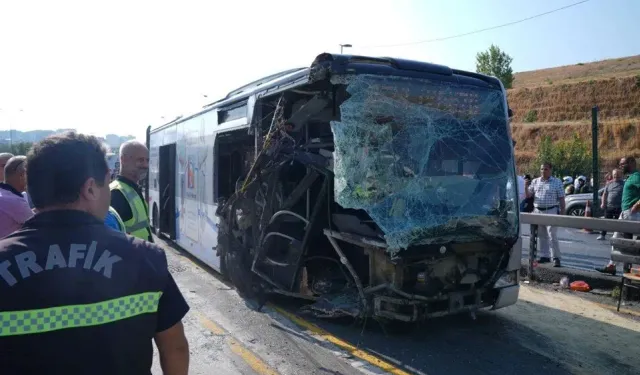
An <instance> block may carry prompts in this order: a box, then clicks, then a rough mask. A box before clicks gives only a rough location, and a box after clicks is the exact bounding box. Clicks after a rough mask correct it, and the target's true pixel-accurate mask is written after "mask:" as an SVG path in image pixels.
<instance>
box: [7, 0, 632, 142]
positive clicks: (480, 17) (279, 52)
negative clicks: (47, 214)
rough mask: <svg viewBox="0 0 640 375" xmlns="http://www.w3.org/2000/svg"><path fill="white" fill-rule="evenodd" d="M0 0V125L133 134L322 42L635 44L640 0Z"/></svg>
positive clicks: (536, 58)
mask: <svg viewBox="0 0 640 375" xmlns="http://www.w3.org/2000/svg"><path fill="white" fill-rule="evenodd" d="M578 1H580V0H536V1H527V0H414V1H412V0H388V1H387V0H384V1H383V0H369V1H365V0H361V1H355V0H322V1H304V0H298V1H288V0H270V1H260V0H255V1H250V0H245V1H241V0H234V1H222V0H221V1H213V0H209V1H190V0H180V1H163V0H155V1H147V0H135V1H131V0H128V1H121V0H110V1H97V0H96V1H86V0H84V1H69V0H56V1H50V0H44V1H42V0H41V1H30V0H21V1H12V0H0V130H9V129H17V130H34V129H60V128H75V129H77V130H78V131H80V132H84V133H90V134H95V135H99V136H104V135H105V134H108V133H113V134H118V135H133V136H135V137H137V138H139V139H140V140H143V139H144V134H145V130H146V127H147V126H148V125H152V126H157V125H160V124H162V123H164V122H167V121H169V120H171V119H173V118H175V117H176V116H178V115H181V114H189V113H193V112H196V111H197V110H198V109H200V108H201V107H202V106H203V105H205V104H207V103H209V102H212V101H215V100H217V99H220V98H221V97H223V96H224V95H226V94H227V92H229V91H231V90H233V89H235V88H237V87H239V86H242V85H244V84H246V83H248V82H250V81H252V80H255V79H258V78H261V77H263V76H266V75H269V74H272V73H275V72H278V71H282V70H285V69H289V68H293V67H302V66H308V65H309V64H310V63H311V62H312V61H313V59H314V58H315V56H317V55H318V54H320V53H322V52H331V53H339V52H340V46H339V45H340V44H347V43H349V44H352V45H353V47H352V48H346V49H345V53H350V54H357V55H371V56H392V57H399V58H407V59H414V60H421V61H428V62H433V63H438V64H444V65H447V66H450V67H452V68H457V69H464V70H471V71H473V70H475V56H476V54H477V53H478V52H481V51H483V50H486V49H487V48H488V47H489V46H490V45H491V44H495V45H497V46H499V47H500V48H501V49H502V50H504V51H505V52H507V53H508V54H509V55H511V57H513V64H512V66H513V69H514V71H516V72H518V71H527V70H535V69H541V68H547V67H553V66H560V65H570V64H576V63H579V62H582V63H586V62H591V61H597V60H602V59H606V58H613V57H622V56H631V55H637V54H640V42H638V39H637V37H638V35H640V22H638V21H637V17H638V15H640V0H589V1H587V2H585V3H583V4H580V5H576V6H574V7H571V8H568V9H565V10H561V11H558V12H555V13H552V14H549V15H546V16H542V17H539V18H535V19H532V20H529V21H525V22H522V23H518V24H515V25H511V26H506V27H503V28H498V29H494V30H490V31H485V32H479V33H475V34H472V35H468V36H465V37H460V38H453V39H447V40H443V41H431V42H426V43H417V42H420V41H429V40H433V39H438V38H445V37H449V36H453V35H458V34H462V33H467V32H471V31H474V30H478V29H483V28H488V27H492V26H497V25H501V24H505V23H509V22H512V21H517V20H520V19H523V18H527V17H530V16H534V15H536V14H539V13H544V12H547V11H550V10H554V9H557V8H560V7H563V6H565V5H569V4H573V3H576V2H578Z"/></svg>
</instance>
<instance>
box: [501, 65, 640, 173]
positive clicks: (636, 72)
mask: <svg viewBox="0 0 640 375" xmlns="http://www.w3.org/2000/svg"><path fill="white" fill-rule="evenodd" d="M507 97H508V101H509V107H510V108H511V109H512V110H513V111H514V117H513V124H512V133H513V138H514V139H515V140H516V142H517V146H516V158H517V163H518V167H519V169H521V170H524V169H526V168H528V167H529V166H530V165H531V163H532V162H533V160H534V159H535V158H536V153H537V150H538V146H539V145H540V142H541V141H542V139H544V137H546V136H549V137H551V139H552V140H553V141H558V140H563V139H569V138H571V137H573V135H574V134H578V135H579V136H580V137H581V138H583V139H584V140H586V141H587V142H589V143H591V108H592V107H593V106H595V105H597V106H598V107H599V109H600V112H599V116H598V119H599V131H598V133H599V142H598V149H599V153H600V157H601V159H602V163H601V170H610V169H611V168H613V167H614V166H615V165H616V164H617V162H618V160H619V158H620V157H622V156H625V155H633V156H636V157H639V156H640V55H638V56H631V57H625V58H619V59H610V60H604V61H598V62H594V63H588V64H576V65H570V66H561V67H557V68H550V69H541V70H536V71H531V72H522V73H517V74H516V75H515V82H514V88H513V89H511V90H509V91H508V93H507Z"/></svg>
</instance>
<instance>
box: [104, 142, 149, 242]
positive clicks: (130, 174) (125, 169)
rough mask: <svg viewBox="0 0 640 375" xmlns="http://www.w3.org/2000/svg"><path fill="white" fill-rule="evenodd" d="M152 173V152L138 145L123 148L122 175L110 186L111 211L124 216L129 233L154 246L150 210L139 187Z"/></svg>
mask: <svg viewBox="0 0 640 375" xmlns="http://www.w3.org/2000/svg"><path fill="white" fill-rule="evenodd" d="M148 170H149V150H148V149H147V146H145V145H144V144H142V143H140V142H138V141H127V142H125V143H123V144H122V146H120V174H119V175H118V176H117V177H116V179H115V180H114V181H113V182H112V183H111V184H110V185H109V188H110V189H111V207H113V208H114V209H115V210H116V211H117V212H118V215H120V218H121V219H122V221H123V222H124V225H125V228H126V232H127V233H128V234H131V235H132V236H134V237H138V238H141V239H143V240H147V241H149V242H153V237H152V236H151V228H150V226H149V206H148V205H147V201H146V200H145V199H144V197H143V195H142V190H141V189H140V186H139V185H138V182H140V180H141V179H143V178H144V177H145V176H146V174H147V172H148Z"/></svg>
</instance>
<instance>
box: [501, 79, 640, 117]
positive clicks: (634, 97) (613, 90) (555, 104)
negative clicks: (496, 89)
mask: <svg viewBox="0 0 640 375" xmlns="http://www.w3.org/2000/svg"><path fill="white" fill-rule="evenodd" d="M507 97H508V100H509V107H510V108H511V109H512V110H513V112H514V121H516V122H532V123H535V122H559V121H579V120H590V119H591V108H592V107H593V106H595V105H597V106H598V107H599V108H600V114H599V118H601V119H607V120H611V119H629V118H636V117H637V118H640V74H639V75H638V76H631V77H625V78H609V79H606V80H600V81H595V80H593V81H587V82H579V83H575V84H561V85H556V84H554V85H550V86H544V87H536V88H522V89H512V90H509V91H508V93H507Z"/></svg>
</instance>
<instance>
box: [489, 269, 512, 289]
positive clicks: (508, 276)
mask: <svg viewBox="0 0 640 375" xmlns="http://www.w3.org/2000/svg"><path fill="white" fill-rule="evenodd" d="M517 284H518V271H517V270H516V271H509V272H504V273H503V274H502V276H500V278H499V279H498V281H496V283H495V284H494V285H493V287H494V288H504V287H507V286H513V285H517Z"/></svg>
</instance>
